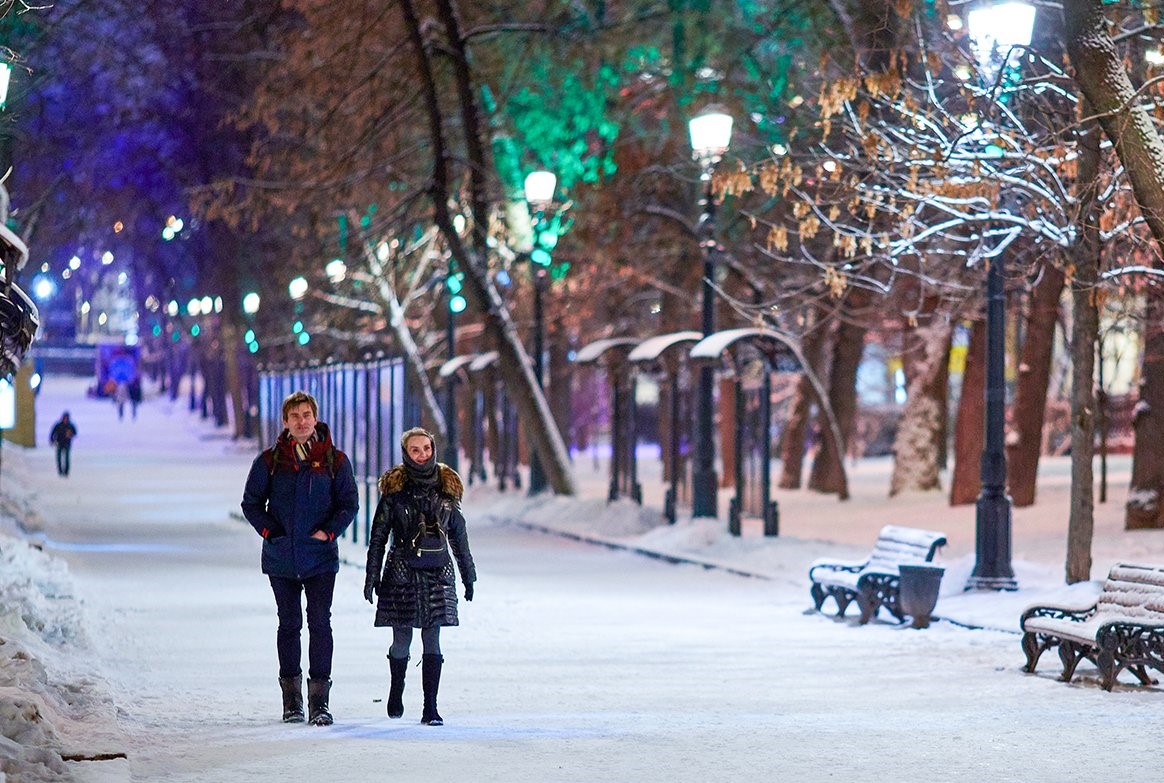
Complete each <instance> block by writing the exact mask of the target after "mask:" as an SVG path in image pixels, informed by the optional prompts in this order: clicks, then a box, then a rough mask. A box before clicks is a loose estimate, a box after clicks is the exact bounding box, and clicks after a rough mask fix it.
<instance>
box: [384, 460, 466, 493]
mask: <svg viewBox="0 0 1164 783" xmlns="http://www.w3.org/2000/svg"><path fill="white" fill-rule="evenodd" d="M437 473H439V474H440V487H441V492H443V493H445V494H446V495H448V496H450V497H451V498H453V500H455V501H457V502H458V503H460V502H461V497H462V496H463V495H464V494H465V484H464V482H463V481H461V477H460V475H459V474H458V473H457V471H455V470H453V469H452V468H450V467H449V466H448V465H446V464H444V463H443V462H438V463H437ZM407 480H408V474H407V473H405V472H404V465H396V466H394V467H392V468H389V469H388V470H387V471H385V472H384V475H382V476H380V494H381V495H391V494H392V493H394V492H399V491H400V490H402V489H404V483H405V482H406V481H407Z"/></svg>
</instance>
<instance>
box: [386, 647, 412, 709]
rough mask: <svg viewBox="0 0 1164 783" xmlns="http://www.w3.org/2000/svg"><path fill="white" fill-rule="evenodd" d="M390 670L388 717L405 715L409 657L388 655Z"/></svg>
mask: <svg viewBox="0 0 1164 783" xmlns="http://www.w3.org/2000/svg"><path fill="white" fill-rule="evenodd" d="M388 670H389V671H390V672H392V685H391V687H389V689H388V717H389V718H399V717H401V716H403V715H404V674H405V672H406V671H408V659H407V658H393V657H392V656H391V655H389V656H388Z"/></svg>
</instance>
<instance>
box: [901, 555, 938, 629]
mask: <svg viewBox="0 0 1164 783" xmlns="http://www.w3.org/2000/svg"><path fill="white" fill-rule="evenodd" d="M897 571H898V573H899V574H900V576H901V579H900V581H899V583H898V601H899V602H900V606H901V611H902V612H903V613H905V614H907V615H909V616H910V617H911V618H913V624H912V625H913V627H914V628H928V627H929V625H930V615H932V614H933V611H934V607H935V606H937V605H938V590H939V589H940V588H941V586H942V574H944V573H945V572H946V569H945V567H944V566H937V565H903V566H898V567H897Z"/></svg>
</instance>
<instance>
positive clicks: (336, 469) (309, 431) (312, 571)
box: [242, 391, 360, 726]
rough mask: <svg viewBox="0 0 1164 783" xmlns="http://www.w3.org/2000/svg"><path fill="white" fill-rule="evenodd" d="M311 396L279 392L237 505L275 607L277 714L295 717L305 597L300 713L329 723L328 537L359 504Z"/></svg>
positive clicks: (331, 565) (331, 559)
mask: <svg viewBox="0 0 1164 783" xmlns="http://www.w3.org/2000/svg"><path fill="white" fill-rule="evenodd" d="M318 415H319V406H318V405H317V404H316V402H315V398H314V397H312V396H311V395H310V394H307V393H306V392H303V391H297V392H295V393H293V394H291V395H290V396H288V397H287V399H285V400H283V432H282V433H281V434H280V435H279V437H278V439H277V440H276V441H275V445H274V446H272V447H271V448H269V449H267V450H266V451H264V452H263V453H262V454H260V455H259V456H258V457H256V458H255V461H254V463H253V464H252V465H251V471H250V475H248V476H247V483H246V488H245V489H244V490H243V499H242V511H243V515H244V516H246V518H247V521H248V522H250V523H251V526H252V527H254V529H255V530H256V531H257V532H258V534H259V535H260V536H262V537H263V556H262V568H263V573H264V574H266V575H267V576H268V578H269V579H270V581H271V590H272V591H273V592H274V594H275V605H276V607H277V608H278V614H279V630H278V633H277V635H276V648H277V650H278V654H279V686H280V687H281V689H282V691H283V721H284V722H286V723H298V722H300V721H302V720H303V718H304V716H303V669H302V664H301V657H302V648H301V644H300V632H301V631H302V629H303V608H302V597H303V596H306V598H307V631H308V637H309V641H308V647H307V657H308V669H307V718H308V720H309V721H310V722H311V723H312V724H314V725H316V726H329V725H331V723H332V715H331V712H330V710H329V707H328V694H329V693H330V691H331V657H332V633H331V601H332V593H333V592H334V589H335V575H336V573H337V572H338V571H339V547H338V545H337V544H336V538H337V537H339V536H340V535H342V534H343V532H344V530H345V529H346V528H347V526H348V525H349V524H351V522H352V520H353V519H355V516H356V512H357V511H358V510H359V505H360V502H359V494H358V491H357V489H356V479H355V475H354V474H353V472H352V463H351V462H350V461H349V460H348V458H347V455H345V454H344V453H343V452H342V451H340V450H339V449H337V448H336V447H335V445H334V444H333V443H332V439H331V433H330V431H329V430H328V428H327V425H326V424H324V423H322V422H319V421H317V419H316V417H317V416H318Z"/></svg>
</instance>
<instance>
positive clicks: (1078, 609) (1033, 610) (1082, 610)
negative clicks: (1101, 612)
mask: <svg viewBox="0 0 1164 783" xmlns="http://www.w3.org/2000/svg"><path fill="white" fill-rule="evenodd" d="M1096 605H1097V604H1096V602H1095V601H1092V602H1091V603H1089V604H1077V605H1075V606H1071V605H1062V606H1030V607H1027V609H1026V610H1025V611H1024V612H1023V614H1022V618H1021V619H1020V620H1019V627H1020V628H1022V627H1023V625H1024V624H1025V623H1026V621H1027V620H1028V619H1029V618H1031V617H1050V618H1052V619H1055V620H1071V621H1073V622H1077V623H1081V622H1083V621H1084V620H1086V619H1087V618H1089V617H1091V616H1092V615H1093V614H1095V609H1096Z"/></svg>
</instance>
